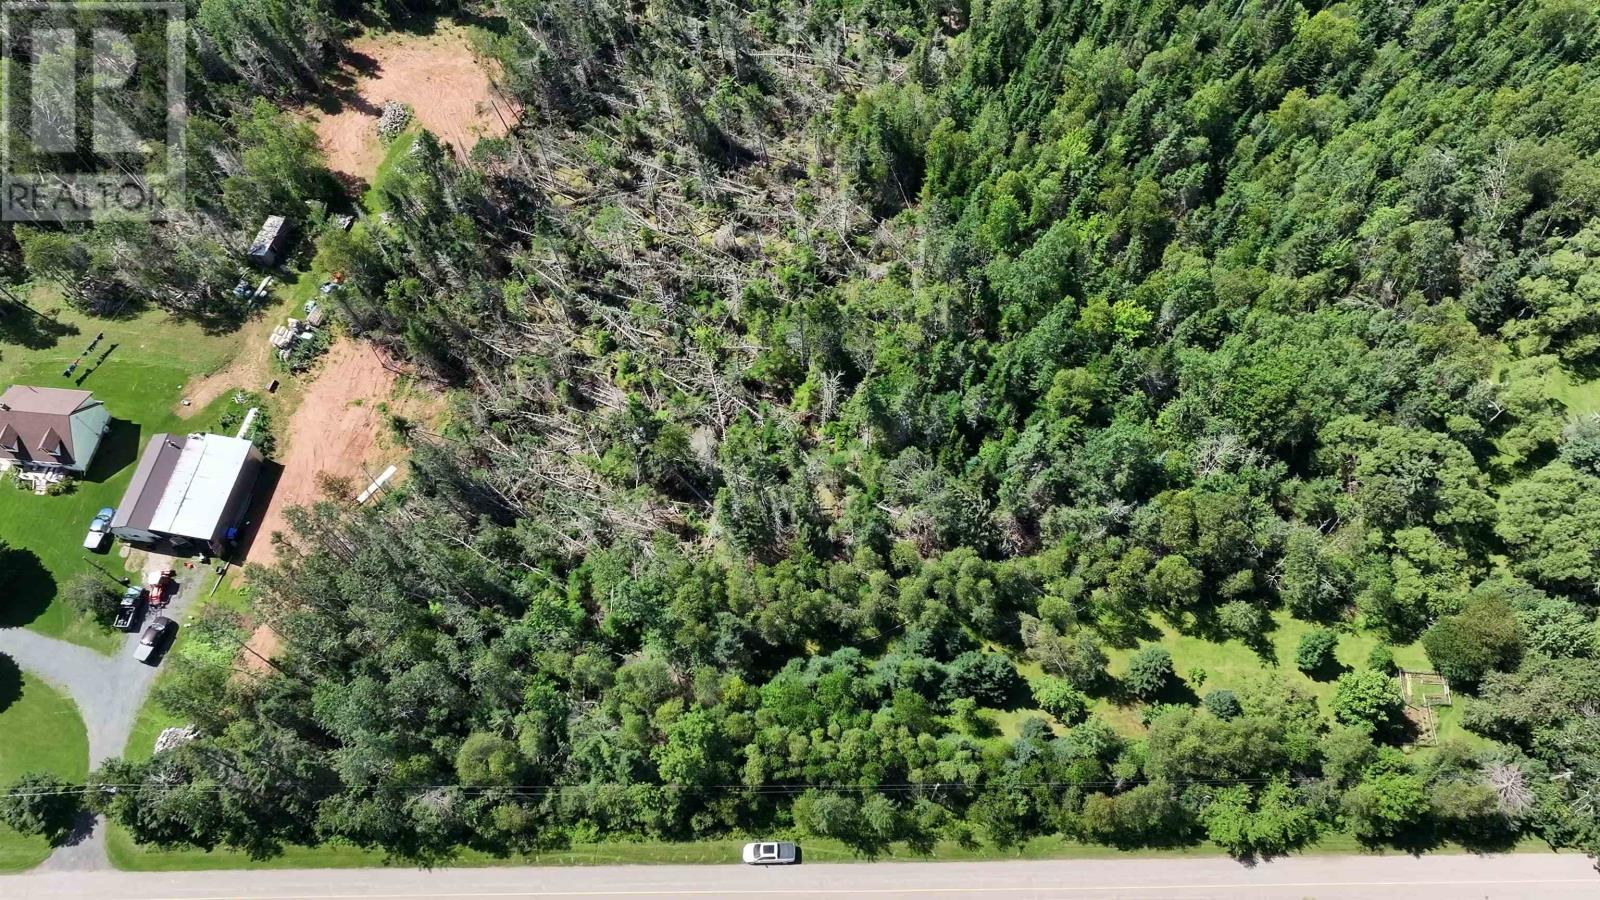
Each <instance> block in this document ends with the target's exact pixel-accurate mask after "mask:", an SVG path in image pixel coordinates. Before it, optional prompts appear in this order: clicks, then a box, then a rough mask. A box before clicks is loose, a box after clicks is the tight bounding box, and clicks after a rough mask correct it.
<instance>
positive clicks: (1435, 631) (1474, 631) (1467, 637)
mask: <svg viewBox="0 0 1600 900" xmlns="http://www.w3.org/2000/svg"><path fill="white" fill-rule="evenodd" d="M1422 646H1423V648H1424V649H1426V650H1427V651H1428V659H1429V660H1431V661H1432V662H1433V667H1434V668H1435V669H1437V670H1438V672H1439V674H1440V675H1443V676H1444V677H1446V678H1448V679H1450V680H1451V681H1455V682H1460V683H1462V684H1466V685H1475V684H1477V683H1478V682H1479V681H1481V680H1482V679H1483V676H1485V675H1487V674H1488V673H1489V672H1490V671H1491V670H1493V669H1497V668H1501V667H1503V666H1505V665H1507V664H1508V663H1511V662H1513V661H1515V660H1516V658H1517V656H1518V655H1519V654H1520V653H1521V651H1522V638H1521V636H1520V635H1519V634H1518V631H1517V620H1516V617H1515V616H1514V615H1513V614H1512V611H1511V605H1510V604H1509V603H1507V602H1506V601H1505V600H1504V599H1502V598H1500V597H1495V596H1481V597H1473V598H1470V599H1468V600H1467V603H1466V605H1465V606H1464V607H1462V609H1461V612H1459V613H1457V614H1456V615H1453V616H1445V617H1444V618H1442V619H1440V620H1439V621H1437V622H1435V623H1434V624H1433V627H1432V628H1429V629H1428V631H1427V633H1426V634H1424V635H1423V636H1422Z"/></svg>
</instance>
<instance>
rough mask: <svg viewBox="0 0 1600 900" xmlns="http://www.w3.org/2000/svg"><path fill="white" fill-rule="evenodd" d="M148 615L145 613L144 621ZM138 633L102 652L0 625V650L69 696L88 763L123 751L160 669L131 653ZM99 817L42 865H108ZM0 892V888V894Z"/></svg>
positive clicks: (184, 592) (175, 606) (190, 590)
mask: <svg viewBox="0 0 1600 900" xmlns="http://www.w3.org/2000/svg"><path fill="white" fill-rule="evenodd" d="M198 584H199V580H198V579H195V580H194V583H193V584H185V585H183V587H182V588H181V589H180V590H179V591H178V594H177V596H176V597H174V598H173V601H172V603H171V604H169V605H168V607H167V609H166V611H165V612H164V613H163V615H166V616H168V617H169V618H172V619H176V620H178V621H180V622H181V621H182V619H181V618H179V616H180V614H181V613H182V611H183V609H184V608H185V607H186V606H187V605H188V603H189V601H190V600H191V599H192V598H193V595H194V594H195V592H196V590H197V586H198ZM149 619H150V616H148V615H146V616H145V620H146V621H148V620H149ZM138 641H139V636H138V635H137V634H130V635H128V636H127V637H126V638H124V639H123V644H122V646H121V647H119V648H118V649H117V652H116V653H115V654H113V655H111V656H101V655H100V654H99V653H96V652H95V651H93V650H90V649H88V648H85V647H80V646H78V645H77V644H72V643H68V642H67V641H63V640H58V639H56V638H52V637H45V636H44V635H42V634H38V633H37V632H33V631H29V630H28V629H26V628H0V653H4V654H5V655H7V656H9V657H11V658H12V659H13V660H15V661H16V663H17V665H18V666H20V667H21V668H22V670H23V671H24V672H26V673H27V674H29V675H35V676H38V677H41V678H43V679H44V680H45V681H48V682H50V683H51V684H53V685H55V686H56V687H58V688H61V689H62V690H65V691H66V692H67V693H68V694H69V695H71V697H72V700H73V702H74V703H76V704H77V705H78V714H79V715H80V716H82V717H83V725H84V728H85V729H86V730H87V731H88V733H89V766H90V768H91V769H92V768H93V767H94V766H96V765H98V764H99V763H101V762H103V761H105V760H107V759H111V758H112V757H115V756H120V755H121V754H122V750H123V747H124V746H125V745H126V744H127V743H128V735H129V734H130V733H131V732H132V731H133V722H134V719H136V718H137V717H138V715H139V707H141V706H143V705H144V700H145V697H146V696H147V695H148V694H149V693H150V685H151V684H153V683H154V682H155V680H156V675H157V674H158V673H159V672H160V669H159V668H157V667H156V666H148V665H145V664H144V663H141V662H139V661H138V660H136V659H134V658H133V649H134V645H135V644H136V643H138ZM104 824H105V823H104V822H100V821H95V822H93V823H92V824H91V823H90V822H89V821H85V823H84V826H83V828H82V829H80V833H79V834H77V835H75V836H74V838H73V841H72V843H70V844H68V845H67V846H64V847H59V848H57V849H56V851H55V852H54V853H52V854H51V855H50V858H49V859H48V860H46V861H45V862H44V864H43V865H42V866H41V868H42V869H46V870H49V869H63V870H71V871H86V870H90V871H92V870H97V869H110V868H111V862H110V860H109V859H108V858H107V857H106V848H105V827H104ZM3 895H4V892H0V896H3Z"/></svg>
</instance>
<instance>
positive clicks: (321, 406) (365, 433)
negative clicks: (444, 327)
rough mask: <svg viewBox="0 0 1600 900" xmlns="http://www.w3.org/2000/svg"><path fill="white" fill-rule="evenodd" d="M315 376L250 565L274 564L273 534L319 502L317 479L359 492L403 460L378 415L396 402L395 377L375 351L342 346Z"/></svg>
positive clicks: (283, 450)
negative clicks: (289, 513) (342, 481)
mask: <svg viewBox="0 0 1600 900" xmlns="http://www.w3.org/2000/svg"><path fill="white" fill-rule="evenodd" d="M314 374H315V380H313V381H312V382H311V383H310V384H309V385H307V386H306V388H305V395H304V397H303V398H302V399H301V401H300V405H299V407H297V408H296V409H295V411H294V413H293V414H292V415H291V416H290V417H289V422H288V427H287V428H285V429H284V438H283V439H282V440H280V442H279V457H280V461H281V462H282V464H283V473H282V475H281V476H280V478H279V479H278V484H277V487H276V488H275V489H274V491H273V493H272V498H271V500H270V501H269V502H268V505H267V508H266V511H265V513H264V514H263V515H262V517H261V519H260V522H261V525H260V527H259V528H258V529H257V531H256V536H255V539H254V540H253V541H252V542H251V544H250V548H249V550H248V552H247V553H246V556H245V560H246V561H247V562H253V563H261V564H262V565H266V564H269V563H271V562H272V561H273V558H274V553H273V547H272V539H271V538H272V533H273V532H275V531H283V530H284V529H285V528H286V527H287V525H286V523H285V520H284V515H283V513H284V510H286V509H288V508H289V507H291V506H307V505H310V504H311V503H312V502H314V501H316V500H318V499H320V498H321V496H322V490H321V488H320V486H319V481H320V480H321V479H319V476H320V475H322V474H323V473H326V474H327V475H329V476H334V477H339V478H348V479H349V480H350V481H351V482H352V483H354V484H355V485H356V489H357V490H360V488H362V487H365V486H366V484H367V482H368V481H369V480H370V479H371V475H369V474H368V472H369V471H370V472H371V473H372V475H376V474H377V473H378V472H379V471H381V470H382V469H383V467H384V466H385V465H387V464H388V463H390V462H394V461H395V460H396V459H398V458H399V457H400V456H401V450H400V448H398V447H393V446H389V444H390V442H389V441H388V440H386V437H387V434H388V430H389V426H388V424H387V423H386V422H385V421H384V416H383V413H382V412H381V411H380V410H379V409H378V404H379V403H382V402H385V401H388V400H389V399H390V397H391V396H392V395H393V394H394V390H395V384H396V382H397V380H398V376H396V375H395V373H393V372H391V371H389V370H388V369H386V368H384V366H383V363H382V362H381V361H380V360H379V358H378V355H377V353H376V352H375V351H374V350H373V348H372V347H371V345H368V344H365V343H362V342H359V341H353V340H348V339H346V340H341V341H339V342H338V343H336V344H334V345H333V347H332V348H331V349H330V350H329V351H328V355H327V356H325V357H323V359H322V361H321V362H320V363H318V365H317V369H316V371H315V373H314ZM388 457H394V458H393V459H391V458H388ZM352 499H353V498H352Z"/></svg>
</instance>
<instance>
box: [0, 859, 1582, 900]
mask: <svg viewBox="0 0 1600 900" xmlns="http://www.w3.org/2000/svg"><path fill="white" fill-rule="evenodd" d="M0 895H3V896H5V897H6V898H7V900H45V898H51V900H53V898H58V897H73V898H82V900H378V898H383V900H400V898H403V900H424V898H438V900H446V898H449V900H471V898H499V900H509V898H518V897H527V898H540V897H551V898H556V897H628V898H644V897H663V898H682V897H705V898H730V900H731V898H741V897H745V898H748V897H774V898H782V897H795V898H804V897H872V898H893V897H927V896H935V897H951V898H961V897H972V898H985V897H1005V898H1012V897H1017V898H1021V897H1065V898H1096V897H1162V898H1179V900H1184V898H1200V897H1241V898H1250V900H1262V898H1294V900H1300V898H1332V897H1337V898H1354V900H1378V898H1403V900H1447V898H1448V900H1455V898H1459V897H1474V898H1477V897H1490V898H1502V897H1503V898H1528V897H1537V898H1541V900H1544V898H1549V900H1562V898H1577V897H1585V898H1594V897H1596V896H1600V875H1596V873H1595V870H1594V868H1593V865H1592V861H1591V860H1589V859H1587V858H1586V857H1583V856H1579V855H1576V854H1561V855H1557V854H1553V853H1521V854H1512V855H1507V856H1496V857H1476V856H1458V855H1450V856H1445V855H1435V856H1424V857H1409V856H1384V857H1367V856H1328V857H1292V858H1289V859H1283V860H1279V861H1277V862H1272V863H1265V864H1262V865H1257V866H1253V867H1246V866H1242V865H1240V864H1238V863H1236V862H1233V861H1231V860H1226V859H1148V860H1136V859H1118V860H1082V861H1067V860H1061V861H1049V862H1023V861H1017V862H986V863H963V862H949V863H877V864H853V865H852V864H833V865H817V864H812V865H806V866H798V867H795V868H792V869H756V868H751V867H747V866H740V865H726V866H595V867H571V868H543V869H531V868H504V869H435V870H431V871H420V870H401V869H346V870H334V869H325V870H286V871H257V872H248V873H243V872H179V873H132V872H124V873H98V872H96V873H65V872H62V873H48V872H47V873H38V874H29V875H17V876H13V877H11V878H9V879H7V878H0Z"/></svg>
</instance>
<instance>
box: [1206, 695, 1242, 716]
mask: <svg viewBox="0 0 1600 900" xmlns="http://www.w3.org/2000/svg"><path fill="white" fill-rule="evenodd" d="M1200 705H1201V706H1204V707H1205V708H1206V711H1207V712H1209V713H1211V714H1212V715H1213V716H1216V717H1217V718H1219V719H1231V718H1233V717H1235V716H1237V715H1239V714H1240V713H1241V712H1243V711H1244V710H1243V709H1242V708H1241V707H1240V706H1239V698H1238V697H1237V696H1235V695H1234V693H1233V691H1212V692H1210V693H1209V694H1206V696H1205V699H1203V700H1201V701H1200Z"/></svg>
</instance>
